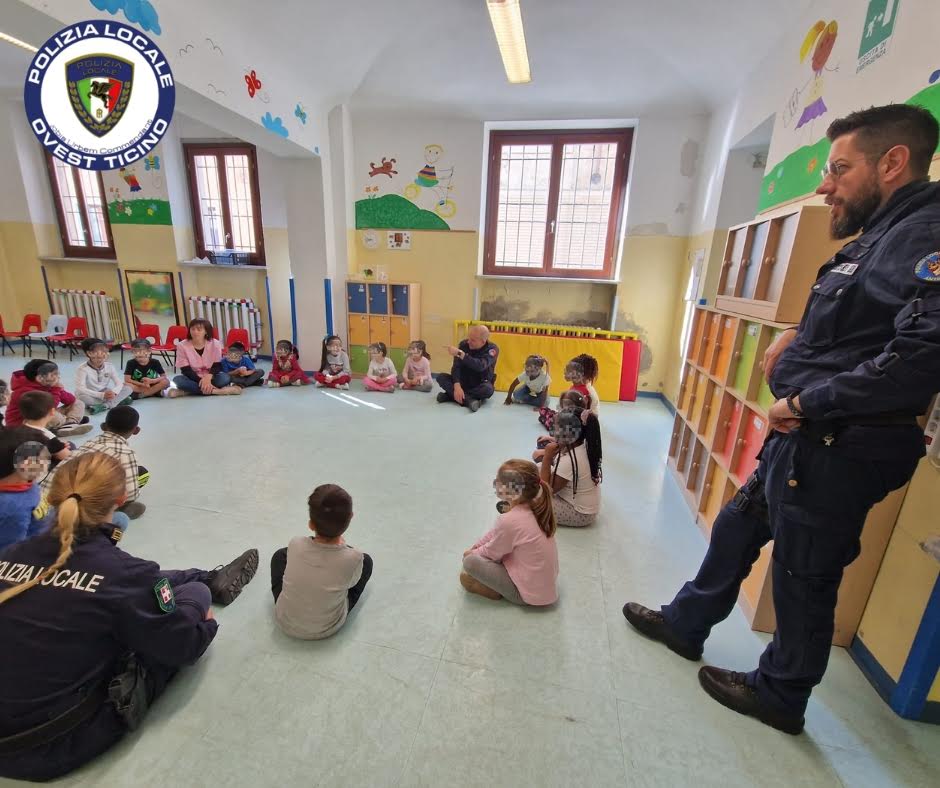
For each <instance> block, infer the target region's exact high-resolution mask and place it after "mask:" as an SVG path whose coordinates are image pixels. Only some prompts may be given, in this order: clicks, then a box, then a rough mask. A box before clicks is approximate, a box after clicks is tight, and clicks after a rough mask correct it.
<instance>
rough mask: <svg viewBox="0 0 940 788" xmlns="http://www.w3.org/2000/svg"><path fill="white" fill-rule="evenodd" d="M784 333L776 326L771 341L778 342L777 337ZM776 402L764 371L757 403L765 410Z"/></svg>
mask: <svg viewBox="0 0 940 788" xmlns="http://www.w3.org/2000/svg"><path fill="white" fill-rule="evenodd" d="M782 333H783V332H782V331H781V330H780V329H779V328H775V329H774V331H773V333H772V334H771V339H770V341H771V343H774V342H776V341H777V337H779V336H780V334H782ZM774 402H776V400H775V399H774V395H773V394H771V393H770V386H768V385H767V379H766V378H765V377H764V375H763V373H762V374H761V381H760V388H759V389H758V390H757V404H758V405H760V406H761V407H762V408H763V409H764V410H770V406H771V405H773V404H774Z"/></svg>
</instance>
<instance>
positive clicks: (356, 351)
mask: <svg viewBox="0 0 940 788" xmlns="http://www.w3.org/2000/svg"><path fill="white" fill-rule="evenodd" d="M349 368H350V369H351V370H352V371H353V372H355V373H357V374H359V375H365V374H366V372H368V371H369V347H368V345H351V346H350V348H349Z"/></svg>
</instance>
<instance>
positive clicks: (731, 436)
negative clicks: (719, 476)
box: [715, 394, 744, 468]
mask: <svg viewBox="0 0 940 788" xmlns="http://www.w3.org/2000/svg"><path fill="white" fill-rule="evenodd" d="M725 398H726V399H725V402H724V403H723V405H722V415H721V416H719V417H718V421H719V424H718V435H717V436H716V437H715V443H716V445H715V456H716V457H718V459H719V460H720V461H721V462H723V463H724V465H725V467H726V468H730V467H731V460H732V459H733V457H734V453H735V452H734V449H735V444H736V443H737V440H738V430H739V428H740V426H741V417H742V415H743V413H744V405H743V404H742V403H741V402H740V401H739V400H736V399H735V398H734V397H732V396H731V395H730V394H725ZM725 424H727V427H725Z"/></svg>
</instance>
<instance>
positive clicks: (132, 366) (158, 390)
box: [124, 339, 170, 399]
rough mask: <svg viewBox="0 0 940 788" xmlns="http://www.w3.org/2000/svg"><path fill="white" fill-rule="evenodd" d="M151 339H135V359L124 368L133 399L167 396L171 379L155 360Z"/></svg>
mask: <svg viewBox="0 0 940 788" xmlns="http://www.w3.org/2000/svg"><path fill="white" fill-rule="evenodd" d="M151 347H152V346H151V344H150V340H149V339H135V340H134V341H133V342H131V352H132V353H133V354H134V358H132V359H131V360H130V361H128V362H127V366H125V367H124V382H125V383H126V384H127V385H128V386H130V388H131V399H144V398H145V397H156V396H161V397H165V396H167V391H168V389H169V388H170V379H169V378H168V377H167V376H166V371H165V370H164V369H163V364H161V363H160V362H159V361H157V360H156V359H155V358H153V355H152V353H151V350H150V349H151Z"/></svg>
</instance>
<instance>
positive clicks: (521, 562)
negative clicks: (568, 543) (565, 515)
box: [460, 460, 558, 605]
mask: <svg viewBox="0 0 940 788" xmlns="http://www.w3.org/2000/svg"><path fill="white" fill-rule="evenodd" d="M493 488H494V489H495V491H496V495H497V497H498V498H499V499H500V501H504V502H506V503H508V505H509V508H508V509H507V510H506V511H505V512H504V513H502V514H500V515H499V517H497V518H496V524H495V525H494V526H493V528H492V529H491V530H490V531H488V532H487V533H486V534H485V535H484V536H483V537H482V538H481V539H480V540H479V541H477V542H476V544H474V545H473V547H471V548H470V549H469V550H466V551H465V552H464V554H463V571H462V572H461V573H460V584H461V585H462V586H463V587H464V588H465V589H467V591H469V592H470V593H471V594H479V595H480V596H483V597H486V598H487V599H505V600H506V601H508V602H512V603H513V604H515V605H551V604H553V603H554V602H556V601H557V600H558V587H557V581H558V546H557V544H556V543H555V514H554V511H553V509H552V491H551V488H550V487H549V485H548V484H547V483H546V482H544V481H542V480H541V479H540V478H539V473H538V469H537V468H536V467H535V464H534V463H531V462H529V461H528V460H508V461H507V462H504V463H503V464H502V465H501V466H500V468H499V471H498V472H497V474H496V478H495V479H494V480H493Z"/></svg>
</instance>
